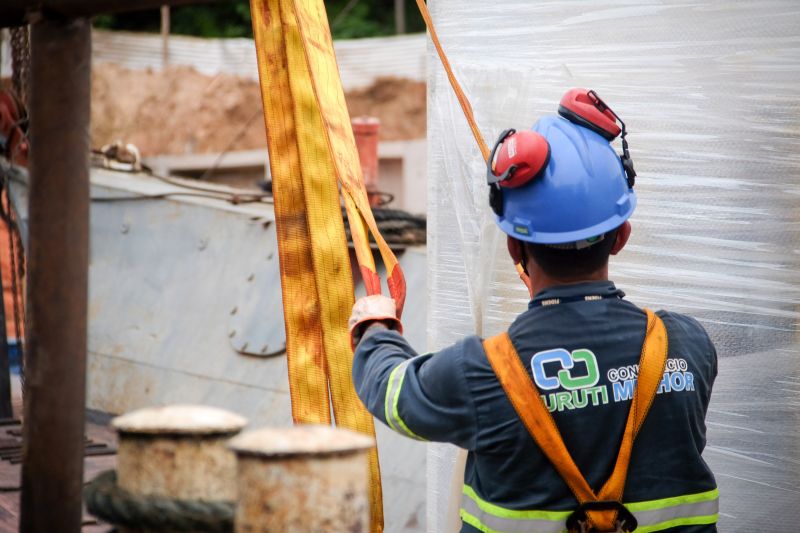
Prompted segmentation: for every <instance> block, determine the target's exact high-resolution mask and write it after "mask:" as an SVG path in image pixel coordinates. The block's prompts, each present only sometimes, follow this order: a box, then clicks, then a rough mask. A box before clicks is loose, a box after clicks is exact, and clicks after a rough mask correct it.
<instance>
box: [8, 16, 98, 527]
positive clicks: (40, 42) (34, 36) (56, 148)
mask: <svg viewBox="0 0 800 533" xmlns="http://www.w3.org/2000/svg"><path fill="white" fill-rule="evenodd" d="M91 46H92V45H91V24H90V22H89V20H88V19H74V20H64V19H59V20H53V19H47V18H46V19H43V20H40V21H39V22H36V23H35V24H34V25H33V26H32V29H31V80H30V82H31V85H30V100H29V106H30V119H31V122H30V130H31V147H32V152H31V159H30V177H31V179H30V200H29V202H30V207H29V213H30V226H29V236H30V242H29V247H28V254H29V263H28V306H27V309H28V326H29V327H28V329H27V336H28V351H27V361H26V363H27V364H26V369H27V374H26V377H27V383H26V385H27V389H26V390H27V392H28V394H26V396H25V419H24V425H23V428H24V442H25V446H24V451H23V466H22V505H21V507H22V509H21V518H20V529H21V531H23V532H26V533H28V532H40V531H41V532H45V531H47V532H51V531H64V532H77V531H80V529H81V489H82V485H83V453H84V442H83V439H84V419H85V403H86V311H87V302H86V300H87V285H88V266H89V264H88V260H89V93H90V76H91Z"/></svg>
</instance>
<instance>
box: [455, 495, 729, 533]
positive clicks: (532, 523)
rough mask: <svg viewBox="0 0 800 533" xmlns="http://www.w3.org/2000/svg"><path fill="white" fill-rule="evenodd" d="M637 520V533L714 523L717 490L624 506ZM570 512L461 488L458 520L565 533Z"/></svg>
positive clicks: (500, 529) (486, 532) (508, 531)
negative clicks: (492, 499) (525, 507)
mask: <svg viewBox="0 0 800 533" xmlns="http://www.w3.org/2000/svg"><path fill="white" fill-rule="evenodd" d="M625 506H626V507H627V508H628V509H630V510H631V512H633V514H634V515H635V516H636V519H637V520H638V521H639V527H638V528H636V533H648V532H652V531H663V530H665V529H669V528H673V527H677V526H689V525H703V524H714V523H716V522H717V518H718V512H719V491H718V490H717V489H714V490H710V491H707V492H701V493H698V494H687V495H684V496H676V497H673V498H664V499H661V500H650V501H644V502H635V503H626V504H625ZM570 514H572V512H571V511H535V510H530V511H519V510H514V509H506V508H504V507H500V506H498V505H495V504H492V503H489V502H487V501H485V500H483V499H481V498H480V497H479V496H478V495H477V494H476V493H475V491H474V490H473V489H472V487H470V486H468V485H464V497H463V499H462V504H461V519H462V520H463V521H464V523H466V524H469V525H471V526H472V527H474V528H475V529H477V530H479V531H482V532H483V533H531V532H535V533H565V532H566V521H567V517H569V515H570Z"/></svg>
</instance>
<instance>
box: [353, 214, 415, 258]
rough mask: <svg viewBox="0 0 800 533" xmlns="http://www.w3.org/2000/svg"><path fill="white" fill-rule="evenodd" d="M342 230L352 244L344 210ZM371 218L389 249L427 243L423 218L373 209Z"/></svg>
mask: <svg viewBox="0 0 800 533" xmlns="http://www.w3.org/2000/svg"><path fill="white" fill-rule="evenodd" d="M342 216H343V217H344V229H345V234H346V235H347V240H348V241H349V242H352V240H353V238H352V236H351V234H350V224H349V222H348V220H347V216H346V213H345V211H344V209H343V210H342ZM372 216H373V217H374V218H375V223H376V224H377V225H378V229H379V230H380V232H381V235H383V238H384V239H386V243H387V244H388V245H389V246H391V247H397V248H400V247H405V246H418V245H423V244H425V242H426V241H427V231H426V228H427V221H426V219H425V217H424V216H418V215H412V214H411V213H408V212H406V211H402V210H400V209H386V208H379V207H373V208H372Z"/></svg>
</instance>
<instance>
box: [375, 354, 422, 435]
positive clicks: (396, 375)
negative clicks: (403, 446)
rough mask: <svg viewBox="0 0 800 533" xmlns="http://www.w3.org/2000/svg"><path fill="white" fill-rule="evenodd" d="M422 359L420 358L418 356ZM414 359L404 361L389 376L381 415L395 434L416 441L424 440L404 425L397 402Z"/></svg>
mask: <svg viewBox="0 0 800 533" xmlns="http://www.w3.org/2000/svg"><path fill="white" fill-rule="evenodd" d="M418 357H422V356H418ZM414 359H416V358H415V357H414V358H411V359H406V360H405V361H403V362H402V363H400V364H399V365H397V366H396V367H394V369H393V370H392V372H391V374H389V384H388V385H387V386H386V398H385V399H384V401H383V413H384V416H385V417H386V423H387V424H389V427H390V428H392V429H393V430H394V431H396V432H397V433H400V434H401V435H404V436H406V437H410V438H412V439H416V440H425V439H423V438H422V437H420V436H419V435H417V434H416V433H414V432H413V431H411V430H410V429H409V427H408V426H407V425H406V423H405V422H404V421H403V419H402V418H400V413H399V411H398V402H399V401H400V390H401V389H402V388H403V381H404V380H405V378H406V370H407V369H408V365H410V364H411V361H413V360H414Z"/></svg>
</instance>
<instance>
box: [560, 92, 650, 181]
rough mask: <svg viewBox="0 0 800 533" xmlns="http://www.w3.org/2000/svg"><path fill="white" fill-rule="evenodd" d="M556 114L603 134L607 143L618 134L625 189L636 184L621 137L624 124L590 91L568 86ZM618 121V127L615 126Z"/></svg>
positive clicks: (626, 149)
mask: <svg viewBox="0 0 800 533" xmlns="http://www.w3.org/2000/svg"><path fill="white" fill-rule="evenodd" d="M558 114H559V115H561V116H562V117H564V118H565V119H567V120H569V121H570V122H572V123H573V124H577V125H578V126H583V127H584V128H588V129H590V130H592V131H593V132H595V133H597V134H599V135H601V136H603V137H604V138H605V139H606V140H607V141H608V142H611V141H613V140H614V139H616V138H617V136H620V138H621V140H622V155H621V156H620V157H619V158H620V161H621V162H622V168H623V169H624V170H625V175H626V177H627V181H628V188H631V189H632V188H633V185H634V184H635V183H636V171H635V170H634V169H633V159H631V153H630V151H629V150H628V141H627V139H625V136H626V135H628V132H627V131H626V130H625V123H624V122H623V121H622V119H621V118H619V115H617V114H616V113H614V110H613V109H611V108H610V107H608V105H606V103H605V102H604V101H603V100H602V99H601V98H600V96H598V94H597V93H596V92H595V91H594V90H588V91H587V90H586V89H570V90H569V91H567V92H566V93H565V94H564V96H563V97H562V98H561V102H560V103H559V106H558ZM617 122H619V126H618V125H617Z"/></svg>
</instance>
